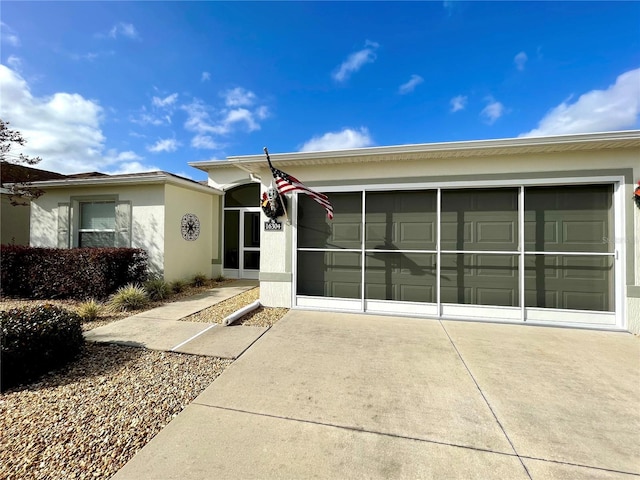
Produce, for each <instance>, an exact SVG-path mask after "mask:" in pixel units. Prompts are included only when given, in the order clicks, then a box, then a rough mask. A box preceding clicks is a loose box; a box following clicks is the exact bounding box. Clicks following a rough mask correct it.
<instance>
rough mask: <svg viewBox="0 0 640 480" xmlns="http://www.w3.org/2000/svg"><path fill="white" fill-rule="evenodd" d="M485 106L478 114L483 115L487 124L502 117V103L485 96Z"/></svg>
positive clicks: (504, 111) (503, 108)
mask: <svg viewBox="0 0 640 480" xmlns="http://www.w3.org/2000/svg"><path fill="white" fill-rule="evenodd" d="M486 101H487V106H486V107H484V108H483V109H482V112H480V115H481V116H482V117H484V119H485V122H486V123H488V124H489V125H493V124H494V123H495V122H496V120H498V119H499V118H500V117H502V116H503V115H504V114H505V113H506V109H505V107H504V105H503V104H502V103H500V102H498V101H497V100H495V99H494V98H493V97H487V98H486Z"/></svg>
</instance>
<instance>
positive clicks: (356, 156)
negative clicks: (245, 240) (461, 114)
mask: <svg viewBox="0 0 640 480" xmlns="http://www.w3.org/2000/svg"><path fill="white" fill-rule="evenodd" d="M611 148H640V130H627V131H620V132H602V133H585V134H573V135H556V136H549V137H518V138H507V139H499V140H474V141H464V142H444V143H423V144H414V145H398V146H389V147H368V148H356V149H350V150H328V151H319V152H294V153H276V154H271V155H270V158H271V161H272V162H273V163H274V164H275V163H277V164H278V165H280V166H283V167H284V166H286V165H293V166H298V165H331V164H344V163H373V162H394V161H396V162H399V161H412V160H428V159H456V158H469V157H488V156H500V155H526V154H537V153H554V152H570V151H585V150H605V149H611ZM189 165H190V166H192V167H195V168H198V169H200V170H203V171H205V172H208V171H210V170H217V169H224V168H232V167H236V168H241V169H243V170H246V171H248V172H251V173H258V171H259V170H261V169H263V168H265V167H266V158H265V156H264V155H246V156H231V157H228V158H227V160H212V161H201V162H190V163H189Z"/></svg>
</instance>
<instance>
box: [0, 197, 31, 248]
mask: <svg viewBox="0 0 640 480" xmlns="http://www.w3.org/2000/svg"><path fill="white" fill-rule="evenodd" d="M1 208H2V210H1V211H0V221H1V223H0V235H1V242H2V244H12V245H29V210H30V208H29V206H28V205H11V203H10V202H9V198H8V197H7V196H5V195H2V206H1Z"/></svg>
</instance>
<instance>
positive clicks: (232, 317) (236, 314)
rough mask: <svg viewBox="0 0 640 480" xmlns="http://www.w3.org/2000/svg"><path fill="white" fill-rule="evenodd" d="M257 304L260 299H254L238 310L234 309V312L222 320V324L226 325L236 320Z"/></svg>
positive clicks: (258, 304)
mask: <svg viewBox="0 0 640 480" xmlns="http://www.w3.org/2000/svg"><path fill="white" fill-rule="evenodd" d="M259 306H260V300H256V301H255V302H253V303H250V304H249V305H247V306H246V307H242V308H241V309H240V310H236V311H235V312H233V313H232V314H231V315H229V316H228V317H226V318H225V319H224V320H223V321H222V325H224V326H225V327H228V326H229V325H231V324H232V323H233V322H235V321H236V320H238V319H239V318H240V317H242V316H244V315H246V314H247V313H249V312H253V311H254V310H255V309H256V308H258V307H259Z"/></svg>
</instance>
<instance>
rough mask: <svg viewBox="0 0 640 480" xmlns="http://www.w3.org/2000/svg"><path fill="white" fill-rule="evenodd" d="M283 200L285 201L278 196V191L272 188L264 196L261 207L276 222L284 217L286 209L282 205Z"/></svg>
mask: <svg viewBox="0 0 640 480" xmlns="http://www.w3.org/2000/svg"><path fill="white" fill-rule="evenodd" d="M283 200H285V198H284V197H282V196H281V195H278V192H277V191H276V189H275V188H273V187H272V188H269V189H267V191H266V192H264V193H263V194H262V199H261V201H260V206H261V207H262V211H263V212H264V214H265V215H266V216H267V217H269V218H271V219H273V220H275V219H276V218H278V217H281V216H282V215H284V208H285V207H284V206H283V205H282V201H283Z"/></svg>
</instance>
